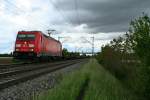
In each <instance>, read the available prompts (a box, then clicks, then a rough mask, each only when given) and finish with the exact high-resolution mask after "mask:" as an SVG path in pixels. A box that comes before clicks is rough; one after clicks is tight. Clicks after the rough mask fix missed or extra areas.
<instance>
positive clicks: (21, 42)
mask: <svg viewBox="0 0 150 100" xmlns="http://www.w3.org/2000/svg"><path fill="white" fill-rule="evenodd" d="M36 37H37V36H36V34H35V33H33V32H25V31H21V32H18V35H17V38H16V42H15V49H14V52H13V56H14V57H15V58H27V57H35V56H36V52H35V47H36V42H35V40H36Z"/></svg>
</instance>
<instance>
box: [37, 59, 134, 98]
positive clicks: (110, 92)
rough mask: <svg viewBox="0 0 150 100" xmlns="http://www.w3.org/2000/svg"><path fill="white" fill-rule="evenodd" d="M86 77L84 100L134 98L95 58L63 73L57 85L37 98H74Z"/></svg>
mask: <svg viewBox="0 0 150 100" xmlns="http://www.w3.org/2000/svg"><path fill="white" fill-rule="evenodd" d="M87 78H89V79H90V81H89V86H88V88H87V90H86V91H85V95H84V100H135V98H134V95H133V94H132V93H131V92H130V91H129V90H127V89H126V88H125V87H123V86H122V85H121V83H120V82H119V81H118V80H117V79H116V78H115V77H114V76H112V75H111V74H110V73H109V72H107V71H106V70H105V69H103V67H101V65H99V64H98V63H97V61H96V60H95V59H92V60H90V61H89V62H88V63H87V64H85V65H84V66H83V67H82V68H81V69H80V70H78V71H74V72H73V73H70V74H66V75H64V76H63V80H62V81H61V82H60V84H59V85H57V86H56V87H55V88H53V89H50V90H49V91H48V92H45V93H42V94H41V95H40V96H39V97H38V100H76V97H77V96H78V94H79V91H80V89H81V87H82V85H83V84H84V82H85V80H86V79H87ZM36 99H37V98H36Z"/></svg>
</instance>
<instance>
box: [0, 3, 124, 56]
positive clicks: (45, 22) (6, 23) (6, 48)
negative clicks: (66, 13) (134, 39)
mask: <svg viewBox="0 0 150 100" xmlns="http://www.w3.org/2000/svg"><path fill="white" fill-rule="evenodd" d="M7 1H8V2H6V1H5V0H0V16H1V17H0V24H1V25H0V30H1V31H0V53H7V52H11V51H12V50H13V48H14V42H15V38H16V34H17V32H18V31H20V30H27V31H28V30H29V31H30V30H40V31H44V32H46V30H47V29H49V28H52V29H56V30H58V31H59V32H60V33H61V34H56V35H52V36H53V37H55V38H56V39H58V36H60V37H67V38H65V39H61V41H62V42H63V46H64V47H65V48H68V49H69V50H70V51H75V50H77V51H90V50H91V44H89V43H83V41H84V40H83V38H81V37H85V39H87V40H88V41H91V37H92V36H93V35H92V34H88V33H87V32H88V30H89V26H88V25H87V24H81V25H77V26H74V25H72V24H70V23H68V22H66V21H64V19H63V17H62V16H61V15H60V13H59V12H58V11H57V10H56V9H54V7H53V6H52V4H50V2H49V0H44V1H43V0H7ZM57 21H58V22H59V23H60V24H53V23H51V22H57ZM120 34H122V33H117V34H114V33H98V34H95V35H94V36H95V48H97V49H95V51H99V50H100V47H101V45H103V44H106V43H108V42H109V41H110V40H111V39H112V37H113V38H114V37H117V36H118V35H120Z"/></svg>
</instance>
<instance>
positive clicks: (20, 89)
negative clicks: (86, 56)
mask: <svg viewBox="0 0 150 100" xmlns="http://www.w3.org/2000/svg"><path fill="white" fill-rule="evenodd" d="M83 63H85V62H83ZM83 63H79V64H74V65H71V66H69V67H66V68H63V69H61V70H58V71H55V72H52V73H49V74H46V75H43V76H40V77H38V78H35V79H33V80H28V81H26V82H24V83H20V84H18V85H15V86H11V87H9V88H7V89H4V90H1V91H0V100H32V99H33V97H34V95H35V97H36V96H37V95H38V94H39V93H41V92H44V91H46V90H48V89H51V88H53V87H54V86H55V85H56V84H57V83H59V81H61V79H62V77H61V76H62V74H64V73H69V72H72V71H74V70H77V69H80V66H81V65H82V64H83Z"/></svg>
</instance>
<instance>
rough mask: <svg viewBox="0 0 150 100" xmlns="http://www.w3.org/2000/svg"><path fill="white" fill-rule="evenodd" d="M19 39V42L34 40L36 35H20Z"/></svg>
mask: <svg viewBox="0 0 150 100" xmlns="http://www.w3.org/2000/svg"><path fill="white" fill-rule="evenodd" d="M17 39H19V40H34V39H35V35H34V34H18V36H17Z"/></svg>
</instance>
